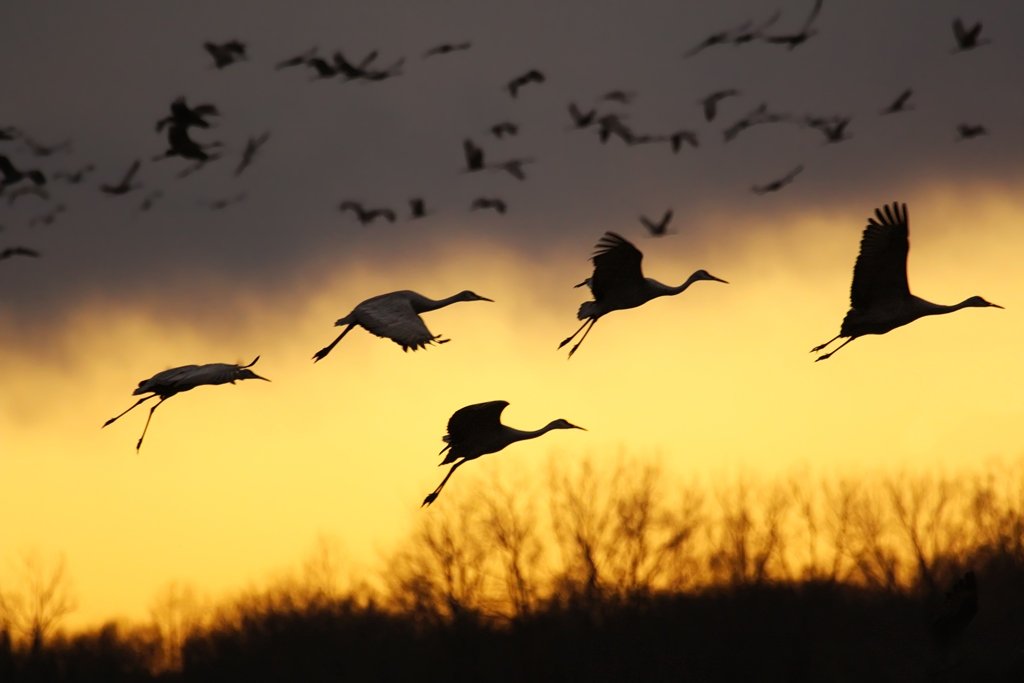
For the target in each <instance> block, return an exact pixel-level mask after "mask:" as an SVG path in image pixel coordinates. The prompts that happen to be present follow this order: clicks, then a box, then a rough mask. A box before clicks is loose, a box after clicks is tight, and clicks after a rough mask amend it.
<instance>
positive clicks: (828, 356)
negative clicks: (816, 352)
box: [814, 337, 856, 363]
mask: <svg viewBox="0 0 1024 683" xmlns="http://www.w3.org/2000/svg"><path fill="white" fill-rule="evenodd" d="M854 339H856V337H850V338H849V339H847V340H846V341H844V342H843V343H842V344H840V345H839V346H837V347H836V348H835V351H829V352H828V353H826V354H825V355H823V356H818V357H817V358H815V359H814V362H815V363H817V362H818V361H819V360H825V359H827V358H831V357H832V354H834V353H835V352H836V351H838V350H839V349H841V348H843V347H844V346H846V345H847V344H849V343H850V342H852V341H853V340H854ZM833 341H834V340H833Z"/></svg>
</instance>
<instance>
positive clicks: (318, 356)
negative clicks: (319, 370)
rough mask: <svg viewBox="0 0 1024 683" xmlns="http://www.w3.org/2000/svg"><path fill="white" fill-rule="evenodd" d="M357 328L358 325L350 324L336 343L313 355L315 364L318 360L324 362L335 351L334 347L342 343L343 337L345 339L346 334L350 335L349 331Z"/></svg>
mask: <svg viewBox="0 0 1024 683" xmlns="http://www.w3.org/2000/svg"><path fill="white" fill-rule="evenodd" d="M355 326H356V324H355V323H350V324H349V326H348V327H346V328H345V329H344V330H342V331H341V334H339V335H338V336H337V338H336V339H335V340H334V341H332V342H331V343H330V344H328V345H327V346H325V347H324V348H322V349H320V350H319V351H317V352H316V353H314V354H313V362H314V363H315V362H317V361H318V360H323V359H324V356H326V355H327V354H329V353H330V352H331V351H333V350H334V347H335V346H337V345H338V342H340V341H341V340H342V338H343V337H344V336H345V335H346V334H348V333H349V330H351V329H352V328H353V327H355Z"/></svg>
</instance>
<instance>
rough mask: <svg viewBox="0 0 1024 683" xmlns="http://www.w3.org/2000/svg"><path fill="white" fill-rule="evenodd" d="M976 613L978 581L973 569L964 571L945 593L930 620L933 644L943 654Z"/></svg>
mask: <svg viewBox="0 0 1024 683" xmlns="http://www.w3.org/2000/svg"><path fill="white" fill-rule="evenodd" d="M977 613H978V582H977V579H976V578H975V576H974V572H973V571H968V572H966V573H964V575H963V576H962V577H959V578H958V579H957V580H956V581H955V582H954V583H953V586H952V587H951V588H950V589H949V591H948V592H947V593H946V598H945V600H944V601H943V603H942V605H941V606H940V607H939V609H938V611H937V613H936V614H935V617H934V618H933V619H932V622H931V629H930V630H931V635H932V639H933V641H934V642H935V646H936V647H937V648H938V649H939V651H940V652H941V653H942V654H943V655H944V656H945V655H946V654H947V653H948V652H949V650H950V648H952V647H953V646H954V645H955V644H956V642H957V641H958V640H960V638H961V637H962V636H963V634H964V631H966V630H967V627H968V626H969V625H970V623H971V621H972V620H973V619H974V615H976V614H977Z"/></svg>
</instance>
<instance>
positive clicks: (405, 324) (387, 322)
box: [313, 289, 493, 362]
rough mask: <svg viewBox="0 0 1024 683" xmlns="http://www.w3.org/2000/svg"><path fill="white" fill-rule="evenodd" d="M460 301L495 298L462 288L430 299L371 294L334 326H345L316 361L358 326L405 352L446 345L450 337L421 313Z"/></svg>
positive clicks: (408, 294) (412, 294) (410, 293)
mask: <svg viewBox="0 0 1024 683" xmlns="http://www.w3.org/2000/svg"><path fill="white" fill-rule="evenodd" d="M460 301H492V302H493V299H488V298H487V297H485V296H480V295H479V294H475V293H473V292H471V291H469V290H468V289H467V290H463V291H461V292H459V293H458V294H454V295H452V296H450V297H448V298H447V299H439V300H435V299H428V298H427V297H425V296H423V295H422V294H419V293H418V292H413V291H410V290H407V289H406V290H401V291H398V292H389V293H387V294H380V295H378V296H374V297H370V298H369V299H367V300H366V301H363V302H362V303H360V304H359V305H357V306H356V307H355V308H353V309H352V312H351V313H349V314H348V315H346V316H345V317H344V318H339V319H338V320H337V322H335V323H334V326H335V327H344V328H345V329H344V330H342V331H341V334H339V335H338V336H337V337H336V338H335V339H334V341H332V342H331V343H330V344H328V345H327V346H325V347H324V348H322V349H320V350H319V351H317V352H316V353H315V354H313V362H316V361H319V360H323V359H324V357H325V356H327V354H329V353H330V352H331V351H332V350H333V349H334V347H335V346H337V345H338V342H340V341H341V340H342V339H343V338H344V336H345V335H346V334H348V333H349V332H350V331H351V330H352V328H353V327H356V326H357V325H358V326H359V327H362V328H363V329H364V330H366V331H367V332H369V333H370V334H375V335H377V336H378V337H383V338H386V339H390V340H391V341H393V342H395V343H396V344H398V345H399V346H401V347H402V350H403V351H408V350H409V349H412V350H413V351H415V350H417V349H424V348H426V347H427V344H446V343H448V342H449V341H450V340H448V339H442V338H441V335H439V334H432V333H431V332H430V330H428V329H427V326H426V324H425V323H424V322H423V318H421V317H420V313H426V312H427V311H436V310H437V309H439V308H444V307H445V306H450V305H451V304H455V303H459V302H460Z"/></svg>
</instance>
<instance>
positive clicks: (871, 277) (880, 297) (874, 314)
mask: <svg viewBox="0 0 1024 683" xmlns="http://www.w3.org/2000/svg"><path fill="white" fill-rule="evenodd" d="M909 250H910V240H909V224H908V216H907V205H906V204H898V203H896V202H893V203H892V205H891V206H884V207H882V208H880V209H875V217H874V218H869V219H868V225H867V227H866V228H864V234H863V236H862V237H861V241H860V254H859V255H858V256H857V262H856V264H855V265H854V267H853V284H852V285H851V287H850V310H849V311H848V312H847V313H846V317H845V318H843V324H842V327H841V328H840V330H839V334H837V335H836V336H835V337H832V339H829V340H828V341H827V342H825V343H824V344H819V345H818V346H815V347H814V348H813V349H811V353H817V352H818V351H822V350H823V349H824V348H825V347H827V346H828V345H829V344H831V343H832V342H834V341H835V340H837V339H839V338H841V337H848V339H847V340H846V341H844V342H843V343H842V344H840V345H839V346H838V347H836V349H835V350H834V351H830V352H829V353H825V354H823V355H821V356H818V357H817V358H815V359H814V360H815V361H819V360H825V359H826V358H829V357H831V356H832V354H834V353H835V352H836V351H838V350H839V349H841V348H843V347H844V346H846V345H847V344H849V343H850V342H852V341H853V340H854V339H856V338H857V337H861V336H864V335H866V334H885V333H886V332H888V331H890V330H894V329H896V328H897V327H902V326H903V325H906V324H907V323H912V322H914V321H915V320H917V319H918V318H923V317H924V316H926V315H941V314H943V313H952V312H953V311H959V310H960V309H961V308H970V307H979V308H981V307H988V306H993V307H995V308H1002V306H999V305H998V304H993V303H990V302H988V301H985V299H983V298H981V297H980V296H972V297H970V298H968V299H964V300H963V301H961V302H960V303H958V304H953V305H952V306H944V305H942V304H934V303H932V302H931V301H926V300H924V299H922V298H920V297H917V296H914V295H913V294H911V293H910V286H909V284H908V283H907V253H908V252H909Z"/></svg>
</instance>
